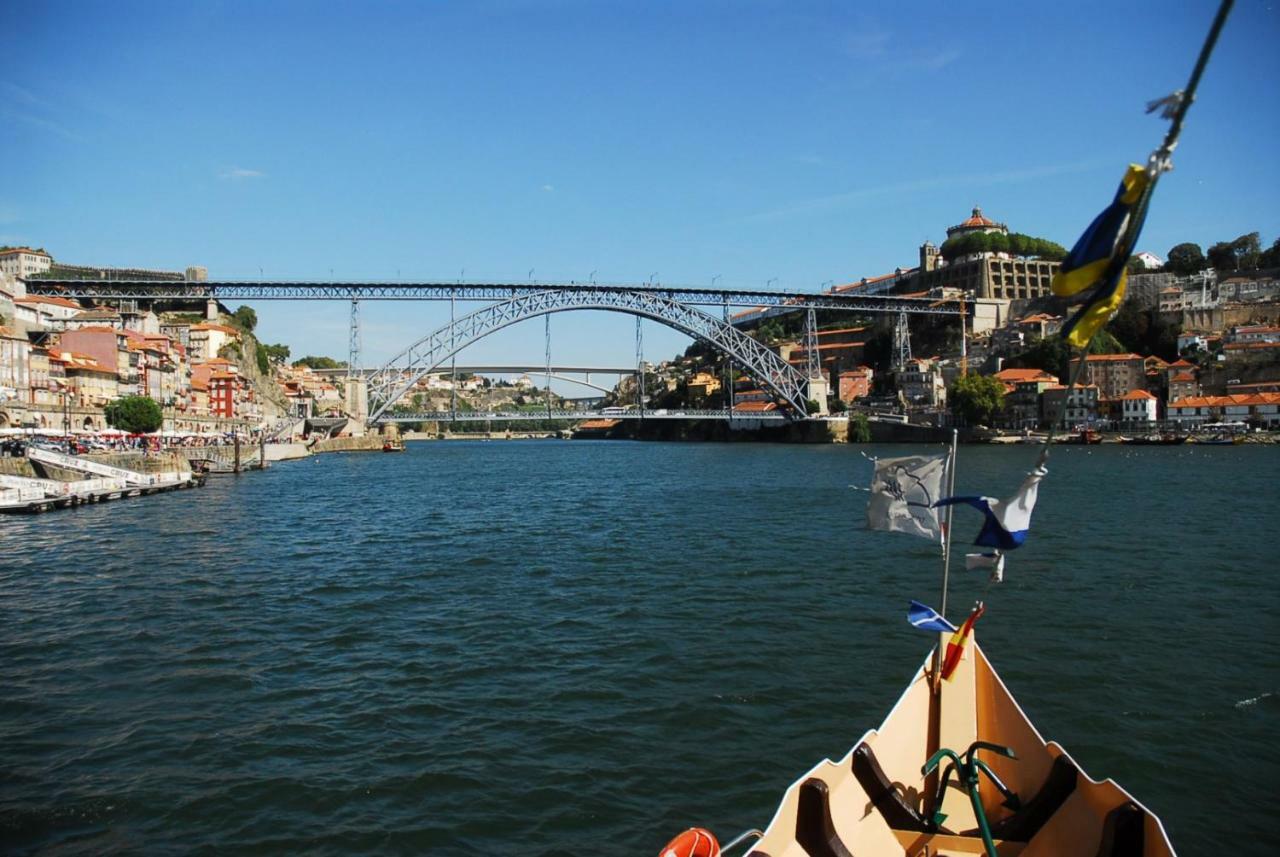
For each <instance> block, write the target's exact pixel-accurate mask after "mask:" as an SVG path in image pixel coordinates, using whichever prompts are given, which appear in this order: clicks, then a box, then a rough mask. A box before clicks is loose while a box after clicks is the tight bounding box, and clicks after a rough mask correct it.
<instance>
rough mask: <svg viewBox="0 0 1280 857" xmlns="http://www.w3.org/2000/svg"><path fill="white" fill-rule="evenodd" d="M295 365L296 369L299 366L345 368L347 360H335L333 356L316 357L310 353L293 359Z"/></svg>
mask: <svg viewBox="0 0 1280 857" xmlns="http://www.w3.org/2000/svg"><path fill="white" fill-rule="evenodd" d="M293 366H294V368H295V369H296V368H298V367H299V366H309V367H311V368H312V369H345V368H346V367H347V361H345V360H334V359H333V358H332V357H315V356H313V355H311V354H308V355H307V356H306V357H302V358H299V359H297V360H295V361H293Z"/></svg>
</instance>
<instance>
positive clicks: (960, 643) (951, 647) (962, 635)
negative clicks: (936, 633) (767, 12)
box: [942, 601, 987, 681]
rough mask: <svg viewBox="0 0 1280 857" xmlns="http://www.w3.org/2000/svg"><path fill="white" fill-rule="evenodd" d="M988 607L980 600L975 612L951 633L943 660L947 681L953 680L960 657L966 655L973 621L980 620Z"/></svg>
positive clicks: (943, 675) (944, 674)
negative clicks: (965, 651)
mask: <svg viewBox="0 0 1280 857" xmlns="http://www.w3.org/2000/svg"><path fill="white" fill-rule="evenodd" d="M986 609H987V608H986V606H985V605H984V604H983V603H982V602H981V601H979V602H978V604H977V606H975V607H974V608H973V612H972V613H970V614H969V618H968V619H965V620H964V624H963V625H961V626H960V628H959V629H958V630H957V631H956V632H955V633H954V634H952V635H951V639H950V640H947V655H946V657H945V658H944V659H943V661H942V677H943V678H945V679H946V680H947V681H951V676H952V675H954V674H955V671H956V667H958V666H960V658H961V656H963V655H964V647H965V644H966V643H968V642H969V636H970V634H972V632H973V623H974V622H977V621H978V617H979V616H981V615H982V612H983V611H984V610H986Z"/></svg>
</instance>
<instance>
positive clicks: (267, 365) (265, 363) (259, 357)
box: [253, 342, 271, 375]
mask: <svg viewBox="0 0 1280 857" xmlns="http://www.w3.org/2000/svg"><path fill="white" fill-rule="evenodd" d="M255 345H257V348H255V349H254V353H253V356H254V360H255V361H256V362H257V364H258V372H259V373H261V374H263V375H270V374H271V355H270V354H268V353H267V346H265V345H263V344H262V343H261V342H258V343H255Z"/></svg>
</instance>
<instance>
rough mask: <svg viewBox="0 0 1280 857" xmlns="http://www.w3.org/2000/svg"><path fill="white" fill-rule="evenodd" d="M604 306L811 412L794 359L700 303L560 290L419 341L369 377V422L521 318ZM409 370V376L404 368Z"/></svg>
mask: <svg viewBox="0 0 1280 857" xmlns="http://www.w3.org/2000/svg"><path fill="white" fill-rule="evenodd" d="M573 310H605V311H610V312H622V313H627V314H630V315H637V316H640V317H642V318H648V319H652V320H653V321H656V322H659V323H661V324H665V325H666V326H667V327H670V328H673V329H675V330H678V331H680V332H681V333H683V334H685V335H686V336H691V337H693V338H694V339H698V340H701V341H703V342H706V343H707V344H708V345H711V346H712V347H713V348H715V349H717V350H718V351H720V352H721V353H723V354H726V355H728V356H729V357H731V358H732V359H733V360H734V362H735V364H736V365H738V366H740V367H741V368H742V369H743V370H744V371H745V372H746V373H747V374H748V375H750V376H751V377H752V378H754V379H756V381H757V382H759V383H760V385H761V386H762V387H764V388H765V389H768V390H771V391H772V392H773V393H774V394H775V395H776V396H777V397H778V398H779V399H780V400H781V401H782V402H784V403H785V404H786V405H787V406H788V407H789V408H790V409H791V412H792V413H794V414H797V415H803V414H805V413H806V408H805V404H806V400H807V398H808V382H807V381H806V380H805V378H804V376H803V375H802V374H801V373H800V372H798V371H796V369H795V367H793V366H792V365H791V364H790V363H788V362H787V361H785V360H783V359H782V358H781V357H779V356H778V355H777V354H774V353H773V352H772V351H770V350H769V349H768V348H766V347H765V346H763V345H761V344H760V343H759V342H757V341H756V340H754V339H752V338H751V337H750V336H747V335H746V334H745V333H743V332H742V331H740V330H738V329H737V328H735V327H733V326H732V325H729V324H726V323H725V322H723V321H721V320H720V319H718V318H716V317H715V316H713V315H710V314H708V313H705V312H703V311H702V310H699V309H695V308H694V307H691V306H688V305H686V304H682V303H679V302H677V301H673V300H670V299H668V298H664V297H659V296H658V295H655V294H652V293H647V292H638V291H637V292H632V291H617V292H599V291H593V290H588V289H581V290H578V289H572V288H568V289H563V288H562V289H555V290H549V291H544V292H535V293H533V294H529V295H523V296H518V297H513V298H511V299H509V300H505V301H500V302H498V303H493V304H488V305H487V306H484V307H481V308H480V309H478V310H476V311H475V312H472V313H468V314H467V315H464V316H462V317H461V318H458V319H455V320H454V321H452V322H450V323H449V324H446V325H445V326H444V327H441V328H439V329H438V330H435V331H433V332H432V333H430V334H428V335H426V336H424V337H423V338H421V339H419V340H418V341H417V342H415V343H413V344H412V345H410V346H409V347H408V348H406V349H404V350H403V351H401V352H400V353H399V354H397V355H395V356H394V357H392V358H391V360H389V361H388V362H387V363H385V364H384V365H383V366H382V367H381V368H379V369H378V370H376V371H375V372H374V373H373V374H372V375H370V376H369V381H368V384H369V421H370V422H377V421H378V419H379V418H380V417H381V416H382V415H383V413H385V412H386V411H387V409H388V408H390V407H391V406H392V405H393V404H395V403H396V402H397V401H398V400H399V399H400V397H401V396H403V395H404V394H405V393H407V392H408V391H409V390H410V389H412V388H413V386H414V385H415V384H416V383H417V382H418V381H419V380H420V379H421V378H422V377H423V376H425V375H427V374H429V373H431V372H433V371H435V370H436V369H437V368H439V366H440V365H441V364H442V363H444V361H446V360H448V359H449V358H450V357H452V356H453V355H454V354H457V353H458V352H459V351H461V350H462V349H463V348H466V347H467V346H468V345H471V344H472V343H474V342H477V341H478V340H480V339H483V338H484V337H486V336H488V335H489V334H491V333H495V332H497V331H499V330H502V329H503V328H506V327H510V326H511V325H513V324H516V323H517V322H521V321H525V320H526V319H530V318H536V317H538V316H542V315H547V314H549V313H556V312H569V311H573ZM406 369H407V370H408V373H409V374H408V377H406V376H405V370H406Z"/></svg>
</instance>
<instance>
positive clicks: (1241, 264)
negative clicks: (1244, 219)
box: [1209, 232, 1262, 274]
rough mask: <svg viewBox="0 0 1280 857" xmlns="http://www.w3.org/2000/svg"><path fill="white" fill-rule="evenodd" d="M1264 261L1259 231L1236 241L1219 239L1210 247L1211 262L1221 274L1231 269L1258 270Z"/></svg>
mask: <svg viewBox="0 0 1280 857" xmlns="http://www.w3.org/2000/svg"><path fill="white" fill-rule="evenodd" d="M1261 261H1262V237H1261V236H1260V235H1259V234H1258V233H1257V232H1250V233H1249V234H1248V235H1241V236H1240V237H1239V238H1237V239H1236V240H1234V241H1219V242H1218V243H1217V244H1214V245H1213V246H1212V247H1210V248H1209V262H1210V263H1211V264H1212V265H1213V267H1214V270H1216V271H1217V272H1218V273H1219V274H1223V273H1227V272H1229V271H1256V270H1258V263H1259V262H1261Z"/></svg>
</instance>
